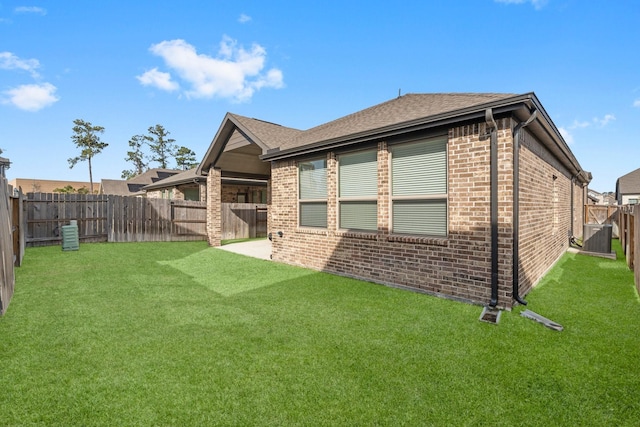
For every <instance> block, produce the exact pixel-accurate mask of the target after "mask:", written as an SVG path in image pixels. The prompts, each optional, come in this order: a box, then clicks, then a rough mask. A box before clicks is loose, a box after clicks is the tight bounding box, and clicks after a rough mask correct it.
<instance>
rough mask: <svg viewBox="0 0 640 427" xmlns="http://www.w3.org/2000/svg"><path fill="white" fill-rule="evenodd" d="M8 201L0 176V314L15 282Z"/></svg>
mask: <svg viewBox="0 0 640 427" xmlns="http://www.w3.org/2000/svg"><path fill="white" fill-rule="evenodd" d="M10 200H11V198H10V194H9V186H8V183H7V179H6V178H5V177H4V176H0V314H4V313H5V312H6V311H7V307H8V306H9V302H10V301H11V297H12V296H13V289H14V287H15V282H16V279H15V272H14V269H13V267H14V255H13V253H14V249H13V225H12V216H13V215H12V206H11V202H10Z"/></svg>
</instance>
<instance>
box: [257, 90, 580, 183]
mask: <svg viewBox="0 0 640 427" xmlns="http://www.w3.org/2000/svg"><path fill="white" fill-rule="evenodd" d="M488 109H491V111H492V112H493V115H494V117H496V118H500V117H505V116H511V117H513V118H514V119H515V120H517V121H526V120H527V119H528V118H529V117H530V116H531V114H532V112H533V111H534V110H537V111H538V118H537V119H536V120H534V121H533V122H532V123H531V124H529V126H528V127H527V128H528V129H529V130H530V131H531V132H532V133H533V134H534V135H535V136H536V137H538V138H539V140H540V141H541V142H542V143H543V144H544V145H545V147H547V148H548V149H549V151H551V152H552V153H553V154H554V155H555V156H556V157H557V158H558V159H559V160H560V161H561V162H562V164H563V165H564V166H565V167H567V169H568V170H569V171H570V173H571V174H572V175H573V176H574V177H576V178H578V179H579V180H580V181H581V182H583V183H585V184H587V183H589V182H590V181H591V178H592V177H591V173H589V172H586V171H583V170H582V168H581V166H580V164H579V163H578V161H577V160H576V158H575V157H574V155H573V154H572V153H571V150H570V149H569V147H568V145H567V143H566V142H565V140H564V138H563V137H562V135H561V134H560V131H559V130H558V128H557V127H556V126H555V124H554V123H553V121H552V120H551V118H550V117H549V115H548V114H547V112H546V111H545V110H544V108H543V107H542V104H541V103H540V101H539V100H538V98H537V97H536V95H535V94H534V93H533V92H530V93H526V94H523V95H517V96H513V97H509V98H504V99H501V100H497V101H491V102H488V103H483V104H478V105H474V106H471V107H467V108H462V109H457V110H453V111H450V112H446V113H441V114H436V115H432V116H428V117H423V118H420V119H416V120H411V121H406V122H401V123H396V124H393V125H390V126H386V127H382V128H376V129H371V130H368V131H365V132H360V133H356V134H351V135H346V136H341V137H339V138H334V139H329V140H324V141H320V142H317V143H312V144H308V145H304V146H301V147H295V148H291V149H287V150H278V149H274V150H269V151H267V152H266V154H263V155H262V156H260V158H261V159H262V160H264V161H273V160H281V159H286V158H290V157H298V156H307V155H313V154H317V153H319V152H322V151H326V150H330V149H336V148H341V147H348V146H351V145H355V144H360V143H366V142H371V141H372V140H380V139H390V138H397V137H402V136H403V135H407V134H412V133H415V132H421V131H428V130H433V129H436V128H441V127H447V126H451V125H459V124H461V123H466V122H477V121H478V120H481V121H484V120H485V113H486V111H487V110H488Z"/></svg>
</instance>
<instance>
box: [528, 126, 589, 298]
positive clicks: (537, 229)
mask: <svg viewBox="0 0 640 427" xmlns="http://www.w3.org/2000/svg"><path fill="white" fill-rule="evenodd" d="M521 136H522V139H521V149H520V236H519V240H520V252H519V255H520V262H519V274H520V281H519V285H520V293H521V294H523V295H524V294H526V293H527V292H528V291H529V290H530V289H531V288H532V287H533V286H535V284H536V283H537V282H538V281H539V280H540V278H542V276H543V275H544V273H545V272H546V271H547V270H548V269H549V268H550V267H551V266H552V265H553V264H554V263H555V262H556V261H557V260H558V258H559V257H560V256H561V255H562V254H563V253H564V251H565V250H566V249H567V246H568V242H569V233H570V230H571V221H572V220H573V223H574V233H575V234H576V235H578V236H579V235H581V234H582V230H581V227H582V219H583V213H582V206H583V205H584V201H585V196H584V195H585V191H583V189H582V187H581V186H580V185H577V184H573V185H572V177H571V174H570V172H569V171H568V170H567V169H566V168H565V167H564V166H562V165H561V164H560V162H558V161H557V159H555V158H554V156H553V155H552V154H551V153H550V152H549V151H548V150H547V149H546V148H545V147H544V146H543V145H542V144H541V143H540V142H539V141H537V140H536V139H535V138H534V137H533V135H532V134H531V133H530V132H528V131H527V130H526V129H524V130H523V131H522V132H521ZM572 193H573V197H574V206H573V208H574V209H573V213H572V212H571V197H572Z"/></svg>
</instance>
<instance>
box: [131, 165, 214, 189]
mask: <svg viewBox="0 0 640 427" xmlns="http://www.w3.org/2000/svg"><path fill="white" fill-rule="evenodd" d="M196 172H197V169H196V168H194V169H189V170H187V171H184V172H180V173H177V174H175V175H172V176H170V177H168V178H165V179H162V180H160V181H157V182H155V183H153V184H149V185H145V186H144V187H143V190H144V191H149V190H157V189H159V188H167V187H175V186H176V185H182V184H188V183H192V182H201V181H202V182H204V181H206V180H207V178H206V177H205V176H202V175H199V174H197V173H196Z"/></svg>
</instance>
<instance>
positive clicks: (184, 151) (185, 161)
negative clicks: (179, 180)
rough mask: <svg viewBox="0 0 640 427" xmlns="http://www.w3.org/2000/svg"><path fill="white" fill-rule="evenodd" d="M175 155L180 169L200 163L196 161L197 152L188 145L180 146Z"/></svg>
mask: <svg viewBox="0 0 640 427" xmlns="http://www.w3.org/2000/svg"><path fill="white" fill-rule="evenodd" d="M175 157H176V164H177V165H178V169H182V170H183V171H186V170H187V169H192V168H193V167H194V166H196V165H197V164H198V162H197V161H196V153H195V152H194V151H193V150H191V149H189V148H187V147H180V148H178V150H177V151H176V155H175Z"/></svg>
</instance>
